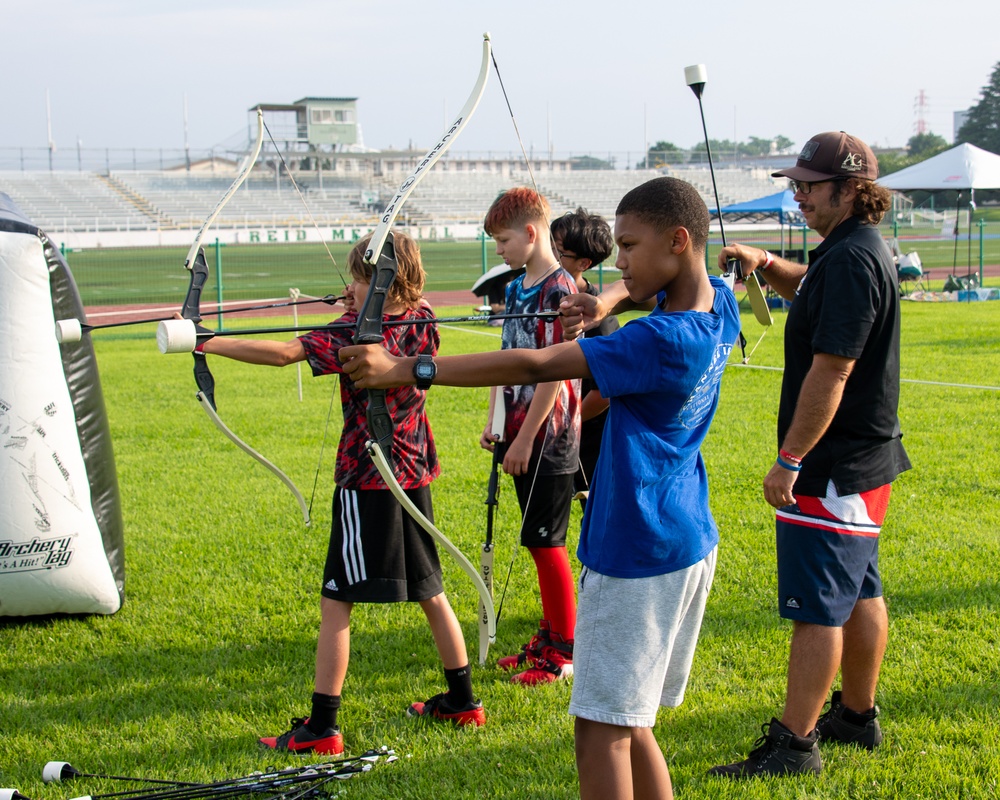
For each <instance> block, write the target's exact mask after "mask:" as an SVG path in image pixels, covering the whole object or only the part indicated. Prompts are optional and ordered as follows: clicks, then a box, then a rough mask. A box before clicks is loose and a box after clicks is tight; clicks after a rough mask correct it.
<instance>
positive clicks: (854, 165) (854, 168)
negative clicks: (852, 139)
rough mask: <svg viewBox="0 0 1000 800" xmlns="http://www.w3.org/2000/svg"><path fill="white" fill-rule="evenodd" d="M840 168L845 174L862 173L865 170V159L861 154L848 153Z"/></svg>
mask: <svg viewBox="0 0 1000 800" xmlns="http://www.w3.org/2000/svg"><path fill="white" fill-rule="evenodd" d="M840 168H841V169H842V170H843V171H844V172H860V171H861V170H863V169H864V168H865V160H864V157H863V156H862V155H861V154H860V153H848V154H847V158H845V159H844V160H843V162H842V163H841V165H840Z"/></svg>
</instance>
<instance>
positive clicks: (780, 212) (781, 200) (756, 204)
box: [722, 189, 805, 225]
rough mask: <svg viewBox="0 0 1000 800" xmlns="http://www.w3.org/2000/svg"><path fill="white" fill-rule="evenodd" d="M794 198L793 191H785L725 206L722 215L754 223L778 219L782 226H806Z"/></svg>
mask: <svg viewBox="0 0 1000 800" xmlns="http://www.w3.org/2000/svg"><path fill="white" fill-rule="evenodd" d="M794 197H795V195H794V194H793V193H792V190H791V189H785V190H784V191H783V192H777V193H776V194H769V195H767V197H758V198H757V199H756V200H748V201H747V202H745V203H734V204H733V205H729V206H724V207H723V209H722V213H723V214H729V215H732V216H734V217H735V216H741V217H746V218H747V219H750V220H753V221H760V220H763V219H767V218H769V217H777V218H778V222H779V223H781V224H782V225H804V224H805V220H804V219H803V217H802V214H801V212H800V211H799V204H798V203H796V202H795V200H794Z"/></svg>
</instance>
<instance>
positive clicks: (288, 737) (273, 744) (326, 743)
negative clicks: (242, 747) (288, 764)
mask: <svg viewBox="0 0 1000 800" xmlns="http://www.w3.org/2000/svg"><path fill="white" fill-rule="evenodd" d="M308 721H309V720H308V718H304V717H297V718H295V719H293V720H292V722H291V726H292V729H291V730H290V731H288V733H283V734H281V736H262V737H261V738H260V739H258V740H257V741H258V742H260V743H261V744H262V745H264V747H269V748H271V749H272V750H284V751H287V752H289V753H303V754H305V753H319V754H320V755H323V756H336V755H339V754H340V753H343V752H344V737H343V736H342V735H341V733H340V728H338V727H336V726H334V727H333V728H327V729H326V730H325V731H323V733H322V734H320V735H319V736H317V735H316V734H315V733H313V732H312V731H311V730H309V728H307V727H306V723H307V722H308Z"/></svg>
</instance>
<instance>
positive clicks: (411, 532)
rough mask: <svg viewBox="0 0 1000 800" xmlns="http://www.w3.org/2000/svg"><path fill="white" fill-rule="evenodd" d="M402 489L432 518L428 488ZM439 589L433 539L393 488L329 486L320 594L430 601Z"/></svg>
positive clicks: (370, 599) (336, 597)
mask: <svg viewBox="0 0 1000 800" xmlns="http://www.w3.org/2000/svg"><path fill="white" fill-rule="evenodd" d="M405 491H406V494H407V496H408V497H409V498H410V499H411V500H412V501H413V503H414V505H416V506H417V508H419V509H420V510H421V511H422V512H423V513H424V516H426V517H427V518H428V519H429V520H431V521H433V520H434V511H433V508H432V507H431V490H430V487H429V486H424V487H422V488H419V489H407V490H405ZM441 592H442V583H441V562H440V561H439V560H438V554H437V547H435V545H434V540H433V539H432V538H431V537H430V535H429V534H428V533H427V532H426V531H425V530H424V529H423V528H421V527H420V526H419V525H418V524H417V522H416V520H414V519H413V517H411V516H410V515H409V514H408V513H407V512H406V511H405V510H403V507H402V506H401V505H400V504H399V502H398V501H397V500H396V498H395V497H393V496H392V492H390V491H389V490H388V489H342V488H340V487H339V486H338V487H337V488H336V489H334V492H333V524H332V525H331V528H330V547H329V549H328V550H327V554H326V566H325V567H324V568H323V590H322V594H323V597H329V598H330V599H332V600H342V601H344V602H346V603H400V602H404V601H419V600H429V599H430V598H432V597H435V596H437V595H439V594H441Z"/></svg>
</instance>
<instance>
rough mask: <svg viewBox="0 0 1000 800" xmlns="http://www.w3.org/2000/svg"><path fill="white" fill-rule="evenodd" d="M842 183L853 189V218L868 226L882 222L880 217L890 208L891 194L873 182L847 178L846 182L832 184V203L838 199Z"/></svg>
mask: <svg viewBox="0 0 1000 800" xmlns="http://www.w3.org/2000/svg"><path fill="white" fill-rule="evenodd" d="M844 183H848V184H850V185H851V186H853V187H854V204H853V208H854V214H855V216H858V217H861V219H862V220H863V221H864V222H867V223H868V224H869V225H878V224H879V223H880V222H881V221H882V217H884V216H885V212H886V211H888V210H889V209H890V208H891V207H892V192H890V191H889V190H888V189H886V188H885V187H884V186H879V185H878V184H877V183H875V182H874V181H869V180H863V179H861V178H848V179H847V180H846V181H835V182H834V184H833V193H832V195H831V200H832V201H833V202H836V201H837V200H839V199H840V194H841V192H842V191H843V184H844Z"/></svg>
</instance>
